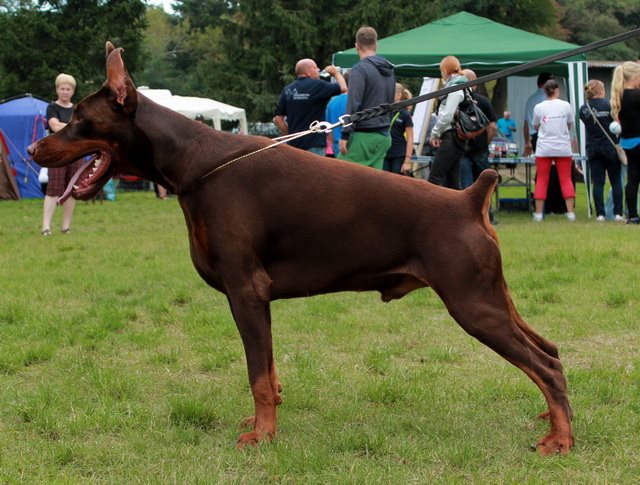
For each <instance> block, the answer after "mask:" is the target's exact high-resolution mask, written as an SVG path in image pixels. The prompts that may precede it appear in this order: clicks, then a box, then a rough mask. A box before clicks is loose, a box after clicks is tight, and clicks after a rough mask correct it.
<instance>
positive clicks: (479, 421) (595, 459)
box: [0, 186, 640, 484]
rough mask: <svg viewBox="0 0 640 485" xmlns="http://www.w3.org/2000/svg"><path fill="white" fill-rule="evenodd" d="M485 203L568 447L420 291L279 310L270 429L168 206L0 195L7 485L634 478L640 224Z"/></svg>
mask: <svg viewBox="0 0 640 485" xmlns="http://www.w3.org/2000/svg"><path fill="white" fill-rule="evenodd" d="M583 195H584V188H583V187H582V186H580V187H579V188H578V198H579V201H581V202H580V203H581V205H579V209H578V221H577V222H576V223H573V224H571V223H568V222H567V221H566V220H565V219H564V217H562V216H551V217H549V218H547V219H546V220H545V221H544V222H543V223H540V224H535V223H533V222H532V221H531V220H530V215H529V214H524V213H497V218H498V219H499V222H500V223H499V225H498V226H497V231H498V234H499V237H500V241H501V244H502V251H503V261H504V268H505V273H506V278H507V281H508V282H509V285H510V288H511V291H512V294H513V298H514V300H515V303H516V305H517V307H518V309H519V310H520V313H521V314H522V315H523V316H524V318H525V319H526V320H527V321H528V322H529V323H530V324H531V325H532V326H533V327H534V328H536V329H537V330H538V331H540V332H541V333H542V334H543V335H545V336H546V337H548V338H550V339H551V340H553V341H554V342H555V343H556V344H557V345H558V346H559V348H560V352H561V357H562V360H563V363H564V367H565V371H566V374H567V378H568V381H569V389H570V398H571V403H572V406H573V410H574V414H575V417H574V434H575V439H576V446H575V448H574V450H573V452H572V453H571V454H570V455H569V456H567V457H560V456H557V457H551V458H542V457H540V456H539V455H538V454H536V453H533V452H531V451H530V445H531V444H533V443H535V442H536V441H537V439H539V438H540V437H541V436H543V435H544V434H546V432H547V427H548V424H547V423H546V422H542V421H538V420H536V419H535V418H536V415H537V414H538V413H539V412H541V411H543V410H544V409H545V403H544V400H543V397H542V395H541V393H540V392H539V391H538V389H537V387H536V386H535V385H534V384H533V383H532V382H530V381H529V379H528V378H527V377H526V376H525V375H524V374H523V373H522V372H521V371H519V370H518V369H516V368H514V367H512V366H511V365H510V364H508V363H507V362H505V361H504V360H502V359H501V358H500V357H498V356H497V355H496V354H494V353H493V352H491V351H490V350H488V349H487V348H486V347H484V346H483V345H482V344H480V343H479V342H477V341H475V340H473V339H472V338H471V337H469V336H468V335H467V334H465V333H464V332H463V331H462V330H461V329H460V328H459V327H458V325H457V324H456V323H455V322H454V321H453V320H452V319H451V317H450V316H449V315H448V313H447V312H446V310H445V308H444V306H443V304H442V303H441V302H440V301H439V300H438V298H437V297H436V296H435V294H434V293H433V292H432V291H430V290H427V289H425V290H419V291H416V292H414V293H412V294H411V295H409V296H407V297H405V298H404V299H402V300H399V301H394V302H391V303H389V304H383V303H382V302H381V301H380V298H379V295H378V294H376V293H362V294H360V293H358V294H356V293H342V294H336V295H328V296H321V297H313V298H307V299H300V300H290V301H278V302H274V303H273V305H272V309H273V322H274V328H273V333H274V344H275V356H276V360H277V363H278V370H279V373H280V377H281V380H282V383H283V386H284V403H283V405H282V406H281V407H280V408H279V436H278V438H277V440H276V441H275V442H274V443H272V444H271V445H262V446H260V447H258V448H250V449H244V450H241V451H239V450H237V449H236V448H235V446H234V445H235V440H236V438H237V436H238V434H239V431H238V423H239V422H240V420H241V418H243V417H245V416H247V415H250V414H251V413H252V411H253V404H252V399H251V394H250V390H249V386H248V382H247V376H246V368H245V363H244V353H243V350H242V346H241V343H240V338H239V336H238V333H237V330H236V328H235V325H234V323H233V321H232V319H231V316H230V312H229V310H228V308H227V303H226V299H225V297H224V296H223V295H222V294H220V293H217V292H216V291H215V290H213V289H211V288H209V287H207V286H206V285H205V283H204V282H203V281H202V280H201V279H200V278H199V277H198V276H197V274H196V272H195V270H194V269H193V267H192V265H191V261H190V258H189V254H188V243H187V237H186V229H185V226H184V221H183V218H182V214H181V211H180V209H179V207H178V204H177V201H176V200H175V199H170V200H167V201H160V200H157V199H155V198H154V197H153V195H152V194H150V193H125V194H122V193H119V194H118V200H117V202H106V203H104V204H103V205H100V204H95V205H92V204H85V203H79V205H78V209H77V212H76V217H75V220H74V224H73V229H74V232H73V233H72V234H71V235H68V236H66V235H62V234H60V232H59V230H58V227H59V220H60V219H59V218H60V214H59V213H58V214H56V219H55V222H56V224H55V225H54V226H53V228H54V235H53V236H51V237H49V238H45V237H42V236H40V234H39V228H40V219H41V201H33V200H25V201H21V202H5V201H3V202H0V221H1V224H0V268H1V270H0V271H1V273H0V275H1V277H0V391H1V392H0V483H2V484H4V483H8V484H14V483H33V484H40V483H47V484H49V483H59V484H69V483H91V484H95V483H98V484H100V483H113V484H131V483H162V484H164V483H176V484H186V483H201V484H210V483H237V484H245V483H246V484H264V483H286V484H303V483H320V484H334V483H341V484H342V483H344V484H370V483H379V484H409V483H415V484H430V483H445V484H449V483H451V484H457V483H465V484H467V483H482V484H496V483H509V484H523V483H526V484H538V483H539V484H558V483H563V484H631V483H638V481H639V480H640V438H639V436H640V389H639V386H640V369H639V365H640V357H639V351H638V347H639V343H640V338H639V333H640V330H639V325H638V313H639V309H640V308H639V304H638V294H639V285H638V267H640V266H639V265H640V227H630V226H626V225H619V224H618V225H616V224H614V223H604V224H597V223H595V222H594V221H593V220H591V221H589V220H588V219H587V217H586V211H585V207H584V202H583V200H582V199H584V197H583Z"/></svg>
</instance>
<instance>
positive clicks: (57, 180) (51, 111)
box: [42, 74, 82, 236]
mask: <svg viewBox="0 0 640 485" xmlns="http://www.w3.org/2000/svg"><path fill="white" fill-rule="evenodd" d="M75 89H76V80H75V79H74V78H73V77H72V76H70V75H68V74H59V75H58V77H56V94H57V95H58V99H56V100H55V101H54V102H53V103H50V104H49V106H47V127H48V128H49V131H50V132H51V133H55V132H56V131H60V130H61V129H62V128H64V127H65V126H66V124H67V123H68V122H69V121H71V116H72V115H73V103H72V102H71V97H72V96H73V93H74V92H75ZM81 167H82V160H79V161H77V162H73V163H72V164H71V165H67V166H66V167H59V168H50V169H49V183H48V184H47V193H46V194H45V196H44V211H43V216H42V235H43V236H50V235H51V220H52V219H53V215H54V213H55V211H56V205H57V203H58V197H60V196H61V195H62V194H63V193H64V190H65V188H66V187H67V184H68V183H69V181H70V180H71V177H73V174H75V173H76V172H77V171H78V170H79V169H80V168H81ZM75 207H76V200H75V199H74V198H73V197H69V198H68V199H67V200H66V201H65V202H64V204H62V208H63V209H62V210H63V213H62V233H63V234H68V233H69V231H70V230H71V219H72V218H73V211H74V209H75Z"/></svg>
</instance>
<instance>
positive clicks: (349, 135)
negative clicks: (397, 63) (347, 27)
mask: <svg viewBox="0 0 640 485" xmlns="http://www.w3.org/2000/svg"><path fill="white" fill-rule="evenodd" d="M377 48H378V34H377V32H376V31H375V29H373V28H372V27H360V29H358V32H357V33H356V51H357V52H358V55H359V56H360V62H358V63H357V64H356V65H355V66H353V68H352V69H351V73H350V74H349V92H348V97H347V113H349V114H353V113H356V112H358V111H361V110H364V109H368V108H374V107H376V106H379V105H381V104H384V103H393V99H394V95H395V90H396V77H395V74H394V73H393V65H392V64H391V63H390V62H389V61H387V60H386V59H385V58H384V57H381V56H379V55H377V54H376V50H377ZM390 122H391V115H390V114H385V115H382V116H377V117H375V118H371V119H368V120H363V121H359V122H356V123H354V124H353V125H351V126H347V127H344V128H343V129H342V135H341V136H342V139H341V140H340V155H339V156H338V158H340V159H342V160H350V161H352V162H356V163H359V164H361V165H367V166H369V167H373V168H377V169H382V164H383V161H384V157H385V154H386V153H387V151H388V150H389V147H390V146H391V137H390V136H389V124H390Z"/></svg>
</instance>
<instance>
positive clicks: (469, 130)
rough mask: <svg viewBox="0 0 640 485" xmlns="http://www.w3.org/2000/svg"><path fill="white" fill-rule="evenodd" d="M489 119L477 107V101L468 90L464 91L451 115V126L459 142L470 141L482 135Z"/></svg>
mask: <svg viewBox="0 0 640 485" xmlns="http://www.w3.org/2000/svg"><path fill="white" fill-rule="evenodd" d="M488 125H489V119H488V118H487V116H486V115H485V114H484V113H483V112H482V110H481V109H480V107H479V106H478V101H477V100H476V99H475V97H474V96H473V92H472V91H471V90H470V89H468V88H467V89H465V90H464V99H463V100H462V101H461V102H460V104H459V105H458V108H457V109H456V112H455V114H454V115H453V126H454V128H455V130H456V134H457V135H458V138H459V139H460V140H472V139H473V138H475V137H477V136H478V135H481V134H482V133H484V132H485V131H486V129H487V126H488Z"/></svg>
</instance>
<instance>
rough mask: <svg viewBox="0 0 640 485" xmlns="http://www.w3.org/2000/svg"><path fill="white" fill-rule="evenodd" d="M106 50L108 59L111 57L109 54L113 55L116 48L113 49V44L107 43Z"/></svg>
mask: <svg viewBox="0 0 640 485" xmlns="http://www.w3.org/2000/svg"><path fill="white" fill-rule="evenodd" d="M105 49H106V51H107V57H109V54H111V53H112V52H113V51H114V50H115V49H116V48H115V47H113V44H112V43H111V42H109V41H107V43H106V45H105Z"/></svg>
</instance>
